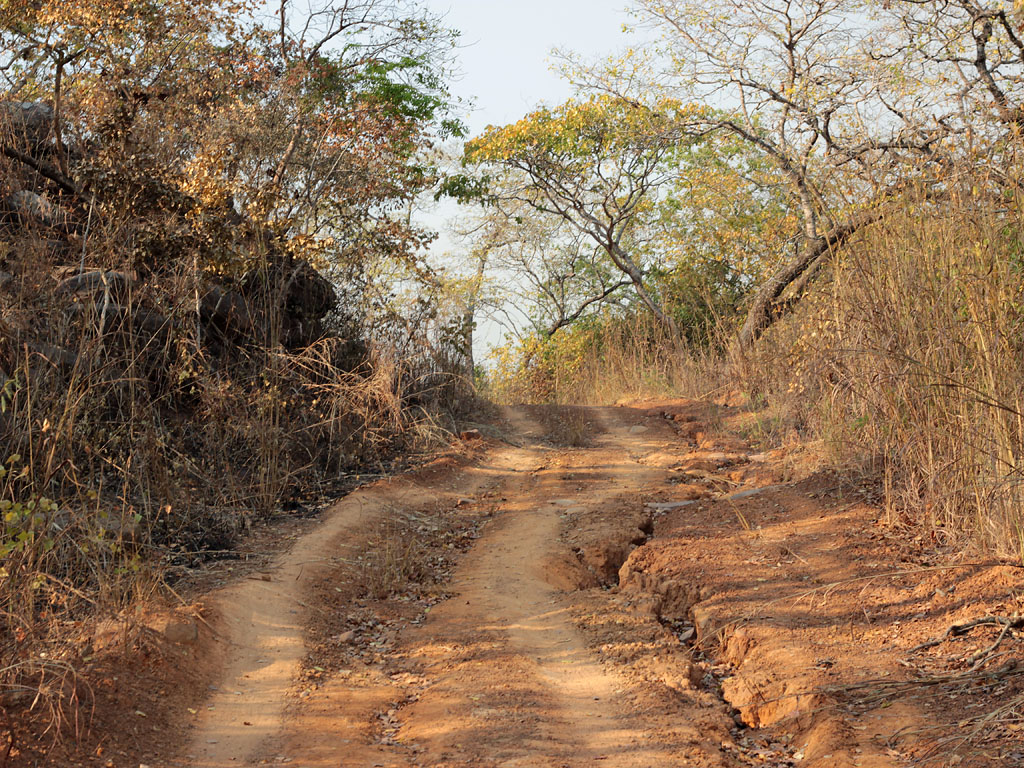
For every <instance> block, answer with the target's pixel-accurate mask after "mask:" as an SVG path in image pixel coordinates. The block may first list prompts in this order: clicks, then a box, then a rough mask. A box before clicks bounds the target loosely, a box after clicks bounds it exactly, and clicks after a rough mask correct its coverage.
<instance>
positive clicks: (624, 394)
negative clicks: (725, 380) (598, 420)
mask: <svg viewBox="0 0 1024 768" xmlns="http://www.w3.org/2000/svg"><path fill="white" fill-rule="evenodd" d="M497 361H498V365H497V367H496V369H495V370H494V371H493V373H492V374H491V377H490V380H489V382H488V386H487V389H486V393H487V394H488V395H489V396H490V397H492V398H493V399H494V400H496V401H497V402H501V403H507V404H512V403H551V404H563V405H566V404H575V405H603V404H609V403H614V402H617V401H619V400H627V399H628V400H637V399H644V398H652V397H661V396H685V397H700V396H707V395H709V394H711V393H713V392H714V391H715V390H716V389H717V387H718V384H716V374H717V371H716V368H717V363H716V362H714V355H713V354H712V353H710V352H707V351H704V350H694V349H691V348H689V347H687V346H686V345H685V344H684V343H683V342H681V341H680V340H678V339H675V338H674V337H673V336H672V335H671V334H670V333H669V332H668V330H667V329H666V328H665V327H664V326H662V325H660V324H659V323H658V322H657V321H655V320H654V319H653V318H651V317H649V316H647V315H644V314H631V315H629V316H627V317H623V318H605V319H603V320H601V321H594V320H592V321H590V322H588V323H586V324H583V325H580V326H577V327H572V328H568V329H564V330H562V331H560V332H559V333H558V334H556V335H555V336H553V337H550V338H548V339H539V338H536V337H531V338H528V339H526V340H525V341H524V342H522V343H520V344H518V345H516V346H514V347H512V348H509V349H506V350H503V351H502V352H500V353H499V355H498V357H497Z"/></svg>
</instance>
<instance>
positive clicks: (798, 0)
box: [581, 0, 950, 346]
mask: <svg viewBox="0 0 1024 768" xmlns="http://www.w3.org/2000/svg"><path fill="white" fill-rule="evenodd" d="M637 12H638V14H639V16H640V18H641V20H642V23H643V24H645V25H647V26H648V27H650V28H654V29H657V30H659V31H660V32H661V33H662V34H663V40H664V42H665V47H666V53H667V55H666V56H665V57H664V59H662V60H660V66H661V69H660V70H658V71H655V72H649V73H648V77H646V78H645V80H646V83H645V85H646V86H647V87H652V86H653V87H654V88H655V89H657V90H660V91H663V92H668V93H669V94H670V95H671V96H673V97H676V98H680V99H683V100H686V101H691V102H695V103H700V104H704V105H706V106H708V107H709V109H708V110H707V111H705V112H703V113H700V114H698V115H696V116H694V118H693V119H691V120H690V124H689V130H690V131H691V132H693V133H696V134H703V133H710V132H718V131H724V132H728V133H730V134H732V135H734V136H735V137H737V138H739V139H741V140H742V141H744V142H747V143H749V144H750V145H751V146H753V147H756V148H757V149H758V150H760V151H761V152H763V153H764V154H765V155H766V156H767V157H769V158H771V160H772V161H773V162H774V163H775V164H776V165H777V166H778V168H779V170H780V172H781V173H782V175H783V176H784V177H785V179H786V180H787V183H788V186H789V190H790V197H791V201H792V206H793V209H794V211H795V212H796V214H797V218H798V220H799V222H800V227H799V231H795V232H794V233H793V239H792V241H791V243H792V245H791V246H787V247H786V248H785V249H783V250H781V251H780V253H779V254H778V256H777V259H776V261H777V264H778V266H777V267H776V269H775V270H774V271H773V272H772V273H771V274H770V275H769V276H768V277H767V278H766V279H764V280H763V281H762V282H761V284H760V285H759V286H758V288H757V289H756V290H755V291H754V293H753V295H752V297H751V299H750V302H749V307H748V313H747V319H746V322H745V323H744V325H743V328H742V330H741V333H740V343H741V345H743V346H748V345H750V344H751V343H753V342H754V341H755V340H756V339H757V338H758V337H759V336H760V334H761V333H762V332H763V331H764V329H765V328H767V327H768V325H769V324H770V323H771V322H772V319H773V318H774V317H775V316H776V315H777V313H778V312H779V311H781V309H782V307H783V306H785V305H787V304H791V303H792V300H794V299H795V298H798V297H799V293H800V292H801V291H802V289H803V287H804V286H805V285H806V283H807V281H808V280H809V278H810V276H811V275H812V274H813V273H814V271H815V270H816V269H817V268H818V267H820V266H821V265H822V264H824V263H826V262H827V260H828V259H829V258H830V257H831V256H832V255H833V254H835V253H836V252H837V250H838V249H839V248H840V247H841V246H842V245H843V244H844V243H845V242H846V241H847V240H848V239H849V238H850V237H851V236H853V235H854V234H855V233H856V232H858V231H859V230H860V229H861V228H862V227H864V226H865V225H867V224H869V223H871V222H873V221H875V220H877V218H878V217H879V216H880V215H881V212H882V210H883V206H884V203H885V201H886V200H887V199H888V198H889V196H890V195H891V194H892V193H893V191H894V189H895V188H896V185H897V184H898V183H899V181H900V180H901V179H902V178H903V176H902V173H901V171H900V170H899V169H900V168H901V167H902V164H903V163H905V162H906V161H907V160H908V159H909V158H913V160H914V162H915V163H918V162H919V161H920V160H921V159H922V158H924V159H925V160H926V161H927V160H928V159H929V158H931V157H933V156H935V155H936V153H937V151H938V149H939V147H940V144H941V142H942V140H943V139H944V138H945V137H946V136H948V135H949V134H950V129H949V126H948V125H947V123H946V119H947V115H945V114H943V113H941V112H939V111H937V110H936V109H935V108H934V104H933V103H929V102H928V95H927V94H926V93H924V92H922V90H921V89H918V88H910V89H907V90H906V91H905V92H904V93H902V94H900V97H899V99H898V100H894V99H893V98H891V95H892V93H893V92H894V89H892V88H889V87H888V86H889V85H890V84H891V83H889V82H887V81H886V79H885V78H882V79H880V78H879V72H880V68H879V66H878V60H877V59H875V58H873V57H872V55H871V51H872V46H873V45H874V43H875V41H876V39H877V38H878V34H879V28H880V23H881V22H880V21H879V20H878V19H873V18H871V17H869V16H868V15H867V14H866V13H865V12H864V11H862V10H861V7H860V6H857V5H855V4H853V3H851V2H849V1H848V0H726V1H725V2H724V4H723V3H716V4H707V3H704V2H700V1H699V0H669V1H668V2H665V1H664V0H638V3H637ZM581 79H582V81H583V82H584V83H585V84H587V85H589V86H595V85H596V86H597V87H600V88H603V89H605V90H613V91H616V92H619V93H621V94H623V95H628V93H627V89H628V88H629V87H631V86H634V85H635V83H636V81H635V79H631V80H630V81H629V82H628V83H627V85H626V86H623V83H622V79H621V78H620V77H615V76H608V75H607V70H605V73H604V74H602V73H601V72H600V71H598V70H595V69H590V70H586V71H584V72H583V73H582V75H581ZM889 79H891V77H890V78H889ZM634 98H635V97H634ZM923 107H927V108H924V109H923ZM787 253H788V255H785V254H787ZM787 291H788V296H787V295H786V294H787Z"/></svg>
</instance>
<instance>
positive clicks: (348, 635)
mask: <svg viewBox="0 0 1024 768" xmlns="http://www.w3.org/2000/svg"><path fill="white" fill-rule="evenodd" d="M355 639H356V631H355V630H354V629H350V630H349V631H348V632H342V633H341V634H340V635H338V637H337V640H338V645H344V644H345V643H351V642H352V641H353V640H355Z"/></svg>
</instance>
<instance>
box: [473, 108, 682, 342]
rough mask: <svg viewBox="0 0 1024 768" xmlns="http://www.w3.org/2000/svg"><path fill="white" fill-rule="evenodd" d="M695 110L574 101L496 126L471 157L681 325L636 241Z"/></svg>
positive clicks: (509, 195)
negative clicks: (659, 295)
mask: <svg viewBox="0 0 1024 768" xmlns="http://www.w3.org/2000/svg"><path fill="white" fill-rule="evenodd" d="M687 112H688V110H687V109H686V108H684V107H683V106H682V105H681V104H679V103H678V102H675V101H672V100H663V101H660V102H658V103H657V104H655V105H653V106H642V105H639V104H637V103H636V102H633V101H625V100H623V99H619V98H615V97H610V96H595V97H593V98H591V99H589V100H587V101H582V102H576V101H570V102H568V103H566V104H564V105H562V106H560V107H557V108H554V109H547V108H544V109H540V110H538V111H537V112H534V113H533V114H531V115H528V116H527V117H525V118H524V119H523V120H521V121H519V122H518V123H515V124H513V125H509V126H506V127H503V128H490V129H488V130H487V131H486V132H485V133H484V134H483V135H482V136H480V137H479V138H477V139H474V140H473V141H471V142H469V143H468V144H467V146H466V161H467V163H468V164H471V165H475V166H478V167H495V168H497V169H498V170H499V173H498V174H496V175H495V178H494V179H493V188H492V190H491V194H492V195H493V196H494V198H496V199H497V200H500V201H512V202H514V203H516V204H521V205H524V206H526V207H527V208H530V209H532V210H534V211H537V212H539V213H540V214H543V215H547V216H552V217H555V218H557V219H559V220H560V221H561V222H564V224H566V225H568V227H569V228H570V229H572V230H573V231H574V232H576V233H578V234H581V235H583V236H585V237H587V238H589V239H590V240H591V241H592V242H593V243H594V244H595V245H596V246H597V247H598V248H599V249H601V251H602V253H603V254H604V255H605V256H606V257H607V259H608V260H609V261H610V263H611V265H613V266H614V268H615V269H616V270H618V271H619V273H621V274H622V275H623V276H624V278H625V279H627V280H628V281H629V284H630V285H631V286H632V288H633V290H634V291H635V292H636V294H637V296H638V297H639V298H640V300H641V301H642V302H643V304H644V305H645V306H646V307H647V308H648V309H649V310H650V311H651V313H652V314H654V315H655V316H656V317H657V318H658V319H659V320H660V321H661V322H662V323H664V324H665V325H666V326H668V327H670V328H673V329H674V325H675V324H674V322H673V320H672V318H671V317H670V316H669V315H668V314H667V313H666V312H665V311H664V308H663V307H662V306H661V305H660V303H659V302H658V301H657V299H656V297H655V296H654V295H653V293H652V292H651V289H650V287H649V286H648V284H647V281H646V279H645V277H646V273H647V270H648V268H649V267H648V265H645V264H643V263H642V262H641V261H640V254H641V253H642V250H641V249H640V248H639V245H638V243H639V241H640V239H641V238H642V236H643V221H644V219H645V217H646V216H647V215H648V214H649V213H650V212H651V211H652V210H653V208H654V204H655V202H656V198H657V195H658V194H659V190H660V189H661V187H662V185H663V184H664V183H665V182H666V181H667V180H668V179H669V178H670V177H671V174H672V170H671V168H670V167H669V166H668V165H667V164H666V160H667V159H668V158H669V156H670V155H672V154H673V153H674V152H676V151H677V149H678V147H679V144H680V142H681V141H682V140H683V135H682V132H681V129H680V126H681V124H682V121H683V119H684V117H685V116H686V115H687ZM575 247H576V249H577V250H578V249H579V243H578V242H577V244H576V246H575ZM617 287H618V286H616V287H615V288H612V287H611V284H603V285H602V287H601V290H600V291H599V292H598V293H596V294H591V297H590V298H591V299H593V301H601V300H604V299H605V298H607V297H608V296H610V295H611V294H612V293H613V292H614V290H616V289H617ZM609 288H610V290H608V291H607V293H606V292H605V290H606V289H609ZM569 314H570V315H571V314H573V312H569ZM566 317H568V315H567V316H566ZM562 319H565V318H562Z"/></svg>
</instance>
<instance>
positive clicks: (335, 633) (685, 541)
mask: <svg viewBox="0 0 1024 768" xmlns="http://www.w3.org/2000/svg"><path fill="white" fill-rule="evenodd" d="M559 414H561V417H564V420H563V423H562V426H563V427H564V426H565V425H566V424H568V426H569V429H568V430H565V429H562V430H559V429H557V428H555V429H552V424H551V420H550V418H549V417H550V416H551V415H552V412H551V411H545V410H543V409H541V410H537V409H534V410H527V409H518V410H515V411H511V412H509V414H508V426H507V428H506V430H505V440H503V441H499V440H489V441H487V442H486V443H485V444H483V445H479V446H478V447H477V448H476V449H475V455H473V456H472V457H471V458H470V459H465V460H461V461H452V462H450V463H448V464H444V463H442V464H441V465H439V466H431V467H427V468H425V469H424V470H420V471H418V472H414V473H411V474H409V475H406V476H404V477H401V478H397V479H394V480H391V481H387V482H379V483H377V484H375V485H372V486H370V487H367V488H364V489H362V490H360V491H357V492H356V493H353V494H351V495H350V496H348V497H346V498H345V499H344V500H343V501H342V502H340V503H339V504H338V505H336V506H335V507H334V508H333V509H332V510H331V511H330V512H329V513H328V514H327V515H326V516H325V517H324V519H323V520H322V521H321V522H320V523H319V524H317V525H316V526H315V527H313V528H311V529H310V530H308V532H307V533H305V534H304V535H303V536H302V537H301V538H299V539H298V540H297V541H296V543H295V544H294V546H293V547H291V549H290V550H289V551H288V552H286V553H284V554H282V555H281V556H280V557H279V558H278V560H277V561H276V564H275V565H274V566H273V567H271V568H269V569H265V570H264V572H263V573H262V574H257V575H251V576H250V577H249V578H246V579H245V580H241V581H237V582H236V583H235V584H234V585H232V586H229V587H227V588H225V589H223V590H221V591H220V592H219V593H214V594H212V595H209V596H208V599H207V600H206V604H207V606H211V607H212V608H213V610H212V611H211V612H210V613H209V615H208V621H209V623H210V624H211V625H212V626H213V628H214V629H215V630H216V633H217V634H216V636H215V639H213V640H208V641H202V642H201V643H200V647H198V648H197V649H196V650H197V651H198V652H199V653H206V654H208V656H209V658H225V659H226V662H225V663H224V665H223V669H222V671H221V674H220V678H219V679H218V680H216V681H213V685H212V686H211V689H212V690H211V692H210V696H209V699H208V701H207V702H206V703H205V705H204V706H202V707H197V708H196V709H193V710H190V711H193V712H195V717H194V720H193V722H191V723H188V724H186V731H185V733H184V734H183V738H182V739H181V743H182V744H183V748H182V750H181V753H180V755H179V756H178V757H177V758H176V759H175V760H172V761H169V762H167V763H166V765H167V766H171V765H173V766H175V767H176V768H227V767H228V766H247V765H248V766H253V765H293V766H299V767H301V768H339V766H366V767H367V768H372V767H375V766H402V767H408V766H434V767H437V768H463V767H468V766H480V767H481V768H500V767H506V768H514V767H519V768H523V767H534V766H535V767H536V768H541V767H542V766H544V767H554V766H560V767H561V766H566V767H568V768H582V767H583V766H595V765H596V766H621V767H622V768H646V767H648V766H649V767H651V768H654V767H655V766H658V767H659V768H661V767H663V766H689V767H691V768H724V767H725V766H748V765H757V766H770V767H771V768H794V766H799V768H887V767H888V766H896V765H900V764H904V763H905V762H906V761H908V760H910V759H914V758H918V759H923V758H927V757H929V756H935V755H938V758H939V759H940V761H944V760H946V758H947V757H949V759H950V760H952V761H953V762H955V763H956V764H957V765H959V766H961V768H966V767H967V766H983V765H995V764H999V765H1021V764H1024V756H1020V755H1018V751H1019V750H1018V745H1017V741H1016V739H1015V736H1014V734H1015V731H1013V730H1012V729H1005V730H1006V734H1003V736H1002V737H1000V738H1002V739H1003V740H1002V741H1000V740H998V739H994V738H992V739H989V740H988V741H987V742H986V747H985V750H986V751H975V752H972V751H970V749H973V747H970V745H967V747H964V749H962V750H961V752H960V753H957V754H955V755H952V756H950V754H951V753H947V752H944V751H942V750H943V749H945V747H944V745H945V743H946V742H944V741H943V740H942V739H944V738H946V737H948V735H949V733H950V728H952V727H953V726H952V725H951V724H956V723H958V722H959V723H965V722H973V721H968V720H967V719H966V718H969V717H978V716H980V715H979V713H981V714H984V713H985V712H986V709H985V707H987V706H989V702H990V701H991V702H996V703H1000V702H1005V701H1007V700H1008V697H1012V696H1014V695H1020V696H1021V698H1020V701H1021V702H1022V704H1021V706H1024V691H1021V692H1019V693H1015V691H1017V690H1018V689H1024V664H1022V665H1021V667H1020V669H1021V670H1022V674H1021V675H1016V673H1013V672H1012V670H1011V672H1007V673H1006V674H1007V675H1010V677H1009V678H1006V679H1004V678H1002V677H998V678H992V679H990V680H989V681H988V682H987V683H986V685H987V687H986V686H980V687H976V691H978V692H980V693H979V694H978V695H977V696H975V698H973V699H972V698H968V697H965V696H963V695H962V694H963V690H958V691H953V695H952V696H951V697H949V698H948V699H941V698H932V699H929V700H928V701H923V699H921V697H915V696H897V697H889V696H887V695H886V694H885V691H886V690H887V689H886V688H885V686H890V685H892V683H893V681H894V680H896V679H897V678H902V677H906V676H907V675H910V674H911V673H913V674H915V675H919V674H923V673H925V672H931V671H934V672H936V673H939V674H942V675H948V674H949V670H951V669H952V670H957V669H961V668H962V664H961V662H960V661H959V659H962V658H963V653H964V651H963V649H962V648H961V647H958V646H957V645H956V643H955V642H954V641H952V640H951V641H949V642H946V643H944V644H942V645H941V647H939V646H929V648H930V649H931V650H929V651H928V652H927V654H924V655H922V653H921V652H920V651H919V650H918V649H917V648H918V645H919V644H920V643H921V641H922V640H927V639H928V638H929V637H935V636H940V635H941V634H942V633H943V632H944V631H945V629H946V628H947V627H948V626H949V625H950V623H951V622H954V621H962V620H964V619H967V618H970V617H972V616H976V615H984V614H985V613H990V612H993V611H1006V610H1010V609H1009V608H1007V606H1009V605H1011V603H1013V602H1014V601H1016V603H1014V604H1017V605H1021V606H1022V607H1024V599H1022V598H1020V595H1021V594H1024V581H1022V578H1021V573H1022V572H1021V571H1020V570H1015V569H1008V568H1001V567H977V568H968V569H967V570H956V571H947V570H946V568H947V567H949V568H956V569H961V568H963V567H964V566H960V565H958V564H956V563H951V564H949V566H941V567H938V568H936V567H934V566H933V565H932V562H933V560H934V558H935V554H934V553H933V552H931V551H927V550H925V549H924V548H923V545H922V546H919V547H918V549H917V550H916V554H915V551H912V550H911V549H908V547H907V546H906V545H905V544H904V543H902V542H901V541H900V540H899V539H898V537H893V536H890V535H889V534H887V533H885V532H884V528H881V527H880V526H881V522H880V521H879V520H878V519H877V517H878V509H877V507H876V506H874V505H873V504H871V503H870V502H869V501H864V500H862V497H861V496H860V495H858V494H860V492H861V490H862V489H860V488H859V487H858V486H857V485H856V484H853V485H851V484H850V483H849V482H847V481H844V480H843V479H842V478H837V477H836V476H835V475H834V474H833V473H830V472H829V471H828V470H827V469H823V470H821V471H818V470H815V469H814V468H813V467H812V468H811V469H808V470H806V471H803V470H800V461H801V459H800V454H799V452H797V453H796V454H793V455H791V454H790V452H789V450H790V449H787V448H779V449H777V450H775V451H773V452H771V453H770V455H769V454H764V453H757V452H756V451H755V449H753V448H751V447H750V445H749V443H748V442H747V438H746V437H744V436H742V435H743V434H745V433H750V432H751V431H755V432H756V431H759V430H760V429H761V428H762V425H761V422H760V421H759V419H760V418H761V417H760V416H759V415H758V414H753V413H750V412H747V411H743V410H742V409H732V410H730V409H726V408H718V407H715V406H711V405H709V404H702V403H695V402H692V401H666V402H665V403H662V404H660V405H657V406H654V405H651V404H646V405H644V406H639V407H634V408H588V409H577V410H576V411H573V412H562V411H558V412H555V415H556V416H558V415H559ZM534 417H538V418H539V417H544V419H545V423H544V425H542V424H540V423H538V421H536V420H535V419H534ZM584 422H588V423H587V424H584ZM556 426H557V425H556ZM583 433H586V438H585V439H584V440H582V441H580V442H582V445H573V446H570V445H566V444H560V443H558V441H557V439H555V438H553V436H557V435H558V434H568V435H569V436H570V437H573V436H574V437H575V438H578V437H581V436H582V435H583ZM572 442H576V441H575V440H572ZM807 455H808V456H810V457H811V458H812V459H813V454H807ZM804 460H806V457H805V459H804ZM800 471H803V479H800V476H799V472H800ZM851 494H852V495H851ZM398 518H403V519H409V520H415V521H416V523H415V525H416V526H418V527H416V530H417V531H420V532H422V534H423V536H424V537H425V538H427V539H430V540H431V541H432V542H433V543H432V544H430V546H424V547H422V548H419V549H415V548H408V549H401V550H400V551H396V552H393V551H392V550H391V549H390V548H389V547H388V541H389V539H388V536H387V535H384V536H383V537H382V536H381V535H380V531H381V530H384V531H385V532H386V531H388V530H390V529H388V528H387V527H386V524H387V523H388V521H389V520H392V519H398ZM381 525H384V526H385V527H384V528H380V526H381ZM446 526H447V527H446ZM375 531H376V533H375ZM652 532H653V533H654V534H655V535H654V536H653V537H652V535H651V534H652ZM431 537H433V538H431ZM446 542H447V543H446ZM458 542H463V543H464V544H465V543H467V542H468V543H470V544H471V546H468V547H463V546H462V545H460V544H458ZM403 546H404V545H403ZM460 549H465V551H464V554H462V555H461V556H456V554H455V553H456V552H457V551H459V550H460ZM414 550H415V551H414ZM371 556H372V557H371ZM403 558H407V559H411V560H414V561H415V562H414V563H412V565H415V566H417V567H415V568H407V570H408V571H409V572H410V573H418V574H419V576H418V577H417V578H419V579H421V580H422V579H424V578H425V576H424V574H426V580H427V581H429V580H430V577H431V576H434V575H436V574H442V578H441V583H439V584H436V585H435V586H434V587H432V589H434V593H436V595H435V597H432V598H431V599H430V600H428V601H427V602H424V599H423V596H424V590H422V589H421V590H420V591H419V592H417V591H416V590H409V591H403V590H402V589H397V590H394V591H393V593H392V594H390V595H389V596H388V597H387V598H382V597H380V596H377V597H371V596H368V595H367V594H366V593H367V590H366V589H364V587H363V585H362V584H361V583H360V579H364V580H365V578H366V573H367V571H366V570H365V563H366V562H367V561H368V560H372V561H373V562H377V563H384V564H385V565H388V566H389V567H394V566H395V565H396V564H398V565H405V566H409V565H410V563H407V562H404V561H403ZM453 562H454V563H455V564H456V565H455V567H454V570H453V571H452V570H450V568H451V567H452V566H451V564H452V563H453ZM360 563H362V565H360ZM891 564H895V565H891ZM361 569H362V570H361ZM953 573H956V578H957V582H958V585H959V586H958V588H957V590H956V594H955V595H954V594H953V589H952V588H950V586H949V580H950V576H951V575H952V574H953ZM429 591H430V590H427V592H429ZM434 593H432V594H434ZM435 598H436V599H435ZM442 598H444V599H442ZM425 605H429V607H424V606H425ZM992 639H994V638H988V640H986V641H985V642H991V640H992ZM203 642H207V643H213V644H214V646H213V647H211V646H209V645H207V646H203ZM979 642H980V641H979ZM928 654H930V655H928ZM1013 669H1016V668H1013ZM908 670H910V672H908ZM872 680H876V681H877V680H882V681H884V682H882V683H881V684H880V685H881V686H882V687H881V688H879V689H878V690H879V691H881V694H882V695H881V696H876V697H875V698H874V701H875V702H876V704H875V705H874V706H866V705H864V704H862V703H860V702H859V700H858V699H857V698H856V696H852V697H851V695H848V694H846V693H843V688H842V686H843V685H845V684H847V683H851V682H852V683H857V684H858V685H859V688H858V690H873V689H872V688H871V685H873V683H871V681H872ZM865 685H866V686H867V687H865ZM1014 686H1016V687H1014ZM907 690H911V689H907ZM972 695H973V694H972ZM985 697H989V698H985ZM1011 725H1012V724H1011ZM1007 734H1009V735H1007ZM961 746H962V745H961ZM1018 757H1019V758H1020V759H1018ZM993 760H996V761H997V762H993ZM947 762H948V761H947ZM922 764H926V763H922ZM935 764H939V763H935ZM941 764H946V763H944V762H943V763H941ZM153 768H159V766H154V767H153Z"/></svg>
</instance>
